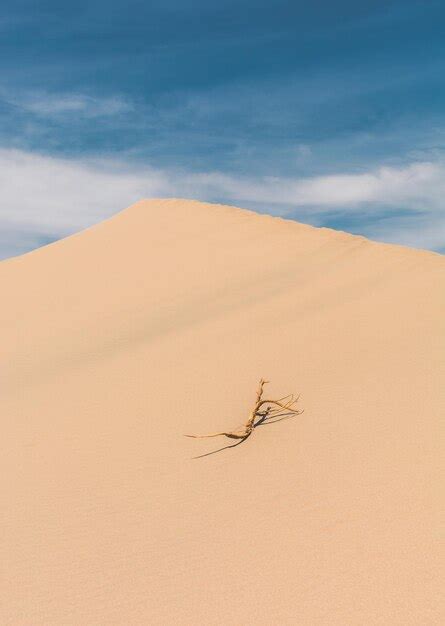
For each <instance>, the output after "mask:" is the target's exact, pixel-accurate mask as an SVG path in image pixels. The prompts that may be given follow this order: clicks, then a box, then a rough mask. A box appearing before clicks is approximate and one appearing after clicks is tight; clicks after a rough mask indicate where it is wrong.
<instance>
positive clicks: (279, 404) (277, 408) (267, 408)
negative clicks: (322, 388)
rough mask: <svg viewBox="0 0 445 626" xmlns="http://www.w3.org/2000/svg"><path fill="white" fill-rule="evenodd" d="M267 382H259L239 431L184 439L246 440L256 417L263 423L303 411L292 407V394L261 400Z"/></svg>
mask: <svg viewBox="0 0 445 626" xmlns="http://www.w3.org/2000/svg"><path fill="white" fill-rule="evenodd" d="M268 382H269V381H268V380H264V379H263V378H262V379H261V380H260V383H259V386H258V390H257V395H256V401H255V405H254V407H253V409H252V411H251V412H250V415H249V419H248V420H247V422H246V424H245V425H244V426H243V427H242V428H241V429H240V430H235V431H227V432H226V431H223V432H220V433H211V434H209V435H185V436H186V437H193V439H206V438H208V437H221V436H224V437H229V439H247V437H249V436H250V435H251V434H252V432H253V430H254V428H255V426H256V425H258V422H257V423H255V420H256V418H257V417H260V418H261V422H264V421H265V420H267V419H268V418H270V417H272V416H274V417H277V416H278V415H279V414H281V413H283V411H285V412H287V413H290V414H292V415H300V413H302V412H303V411H302V410H301V411H300V410H299V409H295V408H293V407H294V405H295V404H296V403H297V402H298V398H299V397H300V396H297V397H296V398H294V395H293V394H290V395H288V396H284V398H279V399H278V400H263V399H262V397H263V391H264V385H265V384H266V383H268ZM262 407H264V410H263V411H261V412H260V409H261V408H262Z"/></svg>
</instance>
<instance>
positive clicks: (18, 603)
mask: <svg viewBox="0 0 445 626" xmlns="http://www.w3.org/2000/svg"><path fill="white" fill-rule="evenodd" d="M0 290H1V294H2V305H1V308H0V345H1V357H0V359H1V372H2V373H1V398H0V411H1V435H2V436H1V442H2V443H1V446H2V451H1V468H0V470H1V472H0V473H1V481H2V498H1V500H2V505H1V506H2V513H1V521H0V568H1V581H2V601H1V608H0V623H1V624H2V625H3V626H6V625H10V624H11V625H14V626H15V625H24V626H40V625H42V626H53V625H55V626H65V625H67V626H68V625H69V626H71V625H73V626H74V625H76V626H85V625H86V626H95V625H101V626H102V625H104V626H105V625H106V626H121V625H122V626H139V625H141V626H142V625H170V624H172V625H173V624H175V625H178V624H179V625H187V626H190V625H195V624H198V625H201V624H203V625H213V624H218V625H219V624H221V625H228V626H232V625H233V626H246V625H250V624H252V625H253V624H255V625H257V624H261V625H263V624H265V625H275V624H278V625H287V624H304V625H306V624H307V625H309V626H314V625H315V626H316V625H321V624H323V625H329V626H333V625H339V626H345V625H346V626H349V625H357V626H364V625H368V624H371V625H374V624H375V625H391V626H394V625H400V626H408V625H411V624H412V625H415V626H427V625H430V624H443V623H444V616H443V615H441V613H440V601H439V598H440V578H441V576H440V574H441V570H440V548H439V545H440V544H439V510H440V501H441V499H442V498H441V497H440V495H441V492H440V489H439V470H440V458H441V454H440V452H441V447H440V436H441V431H442V427H441V422H442V421H443V416H444V415H445V411H444V408H445V401H444V400H445V397H444V388H445V384H444V383H445V380H444V355H445V322H444V317H445V316H444V305H445V262H444V258H443V257H441V256H439V255H437V254H434V253H429V252H423V251H418V250H410V249H408V248H403V247H397V246H388V245H383V244H377V243H373V242H370V241H368V240H366V239H363V238H360V237H354V236H351V235H348V234H345V233H339V232H334V231H331V230H326V229H316V228H312V227H310V226H305V225H301V224H298V223H295V222H290V221H286V220H281V219H278V218H272V217H268V216H262V215H256V214H254V213H252V212H250V211H244V210H240V209H235V208H231V207H226V206H220V205H210V204H204V203H199V202H193V201H186V200H151V201H143V202H140V203H137V204H136V205H134V206H132V207H130V208H129V209H127V210H125V211H123V212H122V213H120V214H118V215H117V216H116V217H114V218H112V219H111V220H108V221H106V222H103V223H101V224H99V225H98V226H95V227H93V228H91V229H88V230H86V231H84V232H82V233H80V234H78V235H75V236H73V237H69V238H67V239H65V240H63V241H60V242H57V243H55V244H52V245H50V246H47V247H45V248H41V249H39V250H37V251H35V252H32V253H30V254H27V255H24V256H22V257H17V258H14V259H10V260H8V261H5V262H3V263H1V264H0ZM260 377H265V378H268V379H269V380H270V381H271V383H270V384H269V385H268V387H269V389H268V395H271V396H274V397H279V396H283V395H285V394H287V393H290V392H295V393H300V394H301V398H300V406H301V408H304V413H303V414H302V415H301V416H299V417H296V418H295V419H289V420H284V421H281V422H279V423H276V424H266V425H263V426H261V427H258V428H257V429H255V431H254V433H253V435H252V436H251V437H250V438H249V439H247V440H246V441H245V442H244V443H243V444H242V445H239V446H237V447H234V448H228V449H226V450H223V451H221V452H218V453H216V454H210V455H208V456H204V457H202V458H199V459H192V457H193V456H196V455H200V454H205V453H207V452H211V451H215V450H218V449H219V448H221V447H223V446H225V445H228V444H229V445H230V443H233V442H232V441H231V440H229V439H221V440H218V439H210V440H193V439H187V438H185V437H183V434H184V433H187V432H191V433H200V432H204V433H205V432H212V431H216V430H226V429H233V428H236V427H237V426H239V425H241V424H242V423H243V422H244V421H245V420H246V418H247V416H248V413H249V410H250V407H251V405H252V403H253V401H254V397H255V390H256V387H257V383H258V380H259V378H260Z"/></svg>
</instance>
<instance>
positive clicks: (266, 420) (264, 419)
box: [192, 410, 303, 460]
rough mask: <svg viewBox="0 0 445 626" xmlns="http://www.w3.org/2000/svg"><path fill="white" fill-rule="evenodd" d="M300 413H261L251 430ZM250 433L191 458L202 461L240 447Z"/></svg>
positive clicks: (300, 412)
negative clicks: (206, 457)
mask: <svg viewBox="0 0 445 626" xmlns="http://www.w3.org/2000/svg"><path fill="white" fill-rule="evenodd" d="M302 413H303V410H301V411H299V412H298V413H293V412H287V413H286V412H283V413H276V414H274V415H269V411H263V412H261V413H258V414H257V416H258V417H259V418H260V419H259V420H258V421H257V422H256V423H255V424H254V426H253V430H255V428H258V427H259V426H269V425H270V424H275V423H276V422H282V421H283V420H288V419H291V418H292V417H298V416H299V415H301V414H302ZM253 430H252V432H253ZM252 432H251V433H249V434H248V435H247V436H246V437H243V439H240V440H239V441H237V442H236V443H230V444H229V445H227V446H223V447H222V448H218V449H217V450H212V451H211V452H206V453H205V454H200V455H199V456H193V457H192V460H194V459H202V458H204V457H205V456H211V455H212V454H218V452H223V451H224V450H228V449H229V448H236V447H237V446H240V445H241V444H242V443H244V442H245V441H246V439H248V438H249V437H250V435H251V434H252Z"/></svg>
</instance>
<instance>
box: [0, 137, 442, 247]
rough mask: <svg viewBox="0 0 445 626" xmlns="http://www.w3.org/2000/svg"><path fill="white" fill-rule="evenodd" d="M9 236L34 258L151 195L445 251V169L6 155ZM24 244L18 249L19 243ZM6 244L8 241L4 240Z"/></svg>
mask: <svg viewBox="0 0 445 626" xmlns="http://www.w3.org/2000/svg"><path fill="white" fill-rule="evenodd" d="M0 185H1V188H2V196H1V200H0V229H1V230H3V232H8V237H7V240H8V246H7V247H6V245H4V249H3V250H0V255H1V256H7V255H8V254H10V253H11V252H10V250H15V251H17V252H19V251H25V250H27V249H30V248H31V247H33V245H34V243H35V245H41V243H42V242H46V241H49V240H54V239H57V238H59V237H62V236H64V235H66V234H69V233H72V232H75V231H77V230H80V229H82V228H85V227H87V226H89V225H91V224H94V223H96V222H98V221H100V220H102V219H104V218H106V217H108V216H110V215H112V214H113V213H115V212H117V211H119V210H121V209H123V208H124V207H126V206H128V205H129V204H131V203H133V202H135V201H137V200H138V199H140V198H143V197H160V196H161V197H162V196H176V197H178V196H179V197H188V198H198V199H201V200H209V201H218V202H227V203H231V204H238V205H241V206H245V207H248V208H254V209H258V210H261V211H267V212H270V213H274V214H277V215H289V216H292V217H296V218H297V219H301V220H302V221H306V222H309V223H313V224H316V225H323V224H326V223H330V224H332V221H333V216H336V215H337V216H338V215H349V216H360V217H361V218H363V217H366V220H363V224H364V226H363V228H362V232H363V233H365V234H366V235H368V236H370V237H375V238H377V239H381V240H383V241H388V242H393V243H402V244H407V245H412V246H419V247H425V248H432V249H442V248H444V246H445V211H444V201H443V198H444V197H445V163H443V162H441V161H437V162H417V163H411V164H408V165H406V166H404V167H399V168H391V167H382V168H378V169H375V170H372V171H368V172H363V173H359V174H356V173H351V174H344V173H342V174H336V175H330V176H314V177H308V178H300V179H292V178H280V177H258V178H255V177H241V176H239V177H238V176H233V175H227V174H223V173H219V172H210V173H208V172H206V173H199V172H186V171H178V170H173V169H167V168H166V169H156V168H152V167H147V166H140V165H139V166H138V165H135V164H130V163H125V162H123V161H116V160H92V159H83V160H68V159H62V158H54V157H49V156H44V155H39V154H35V153H31V152H24V151H19V150H10V149H3V150H0ZM14 237H15V238H16V239H17V244H16V245H15V246H12V244H11V241H12V240H13V239H14ZM0 245H1V240H0Z"/></svg>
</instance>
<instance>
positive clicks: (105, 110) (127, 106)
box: [0, 90, 133, 118]
mask: <svg viewBox="0 0 445 626" xmlns="http://www.w3.org/2000/svg"><path fill="white" fill-rule="evenodd" d="M0 98H1V99H2V100H3V101H4V102H7V103H8V104H10V105H11V106H13V107H18V108H19V109H21V110H24V111H27V112H29V113H31V114H34V115H37V116H40V117H51V118H54V117H61V116H71V115H80V116H82V117H85V118H96V117H108V116H114V115H120V114H122V113H128V112H129V111H131V110H132V108H133V107H132V104H131V103H130V102H129V101H128V100H126V99H124V98H122V97H119V96H112V97H102V98H100V97H97V96H95V97H93V96H89V95H86V94H82V93H65V94H63V93H48V92H43V91H32V92H20V93H11V92H10V91H6V90H3V91H2V92H0Z"/></svg>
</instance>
